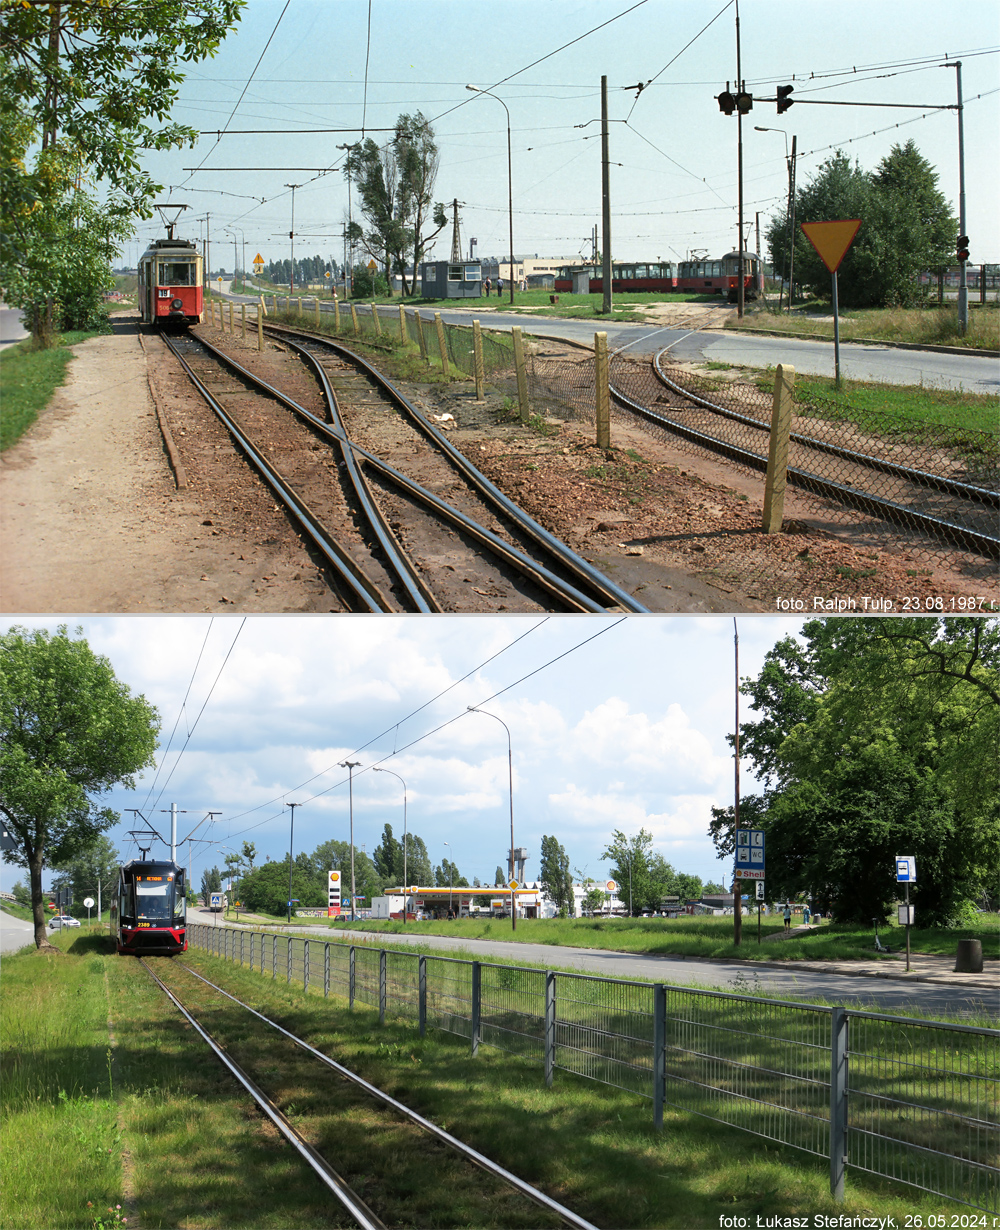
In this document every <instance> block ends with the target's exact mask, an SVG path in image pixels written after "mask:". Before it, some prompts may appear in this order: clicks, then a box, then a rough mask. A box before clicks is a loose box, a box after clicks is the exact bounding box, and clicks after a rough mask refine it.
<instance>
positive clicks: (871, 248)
mask: <svg viewBox="0 0 1000 1230" xmlns="http://www.w3.org/2000/svg"><path fill="white" fill-rule="evenodd" d="M937 181H938V177H937V173H936V172H935V171H934V169H933V167H932V166H931V165H930V163H929V162H928V161H927V160H926V159H925V158H924V157H923V156H922V155H921V154H920V152H919V150H918V149H917V147H916V145H914V143H913V141H908V142H907V143H906V145H903V146H900V145H895V146H893V148H892V150H891V151H890V152H889V154H887V155H886V157H885V158H883V159H882V161H881V162H880V163H879V165H878V167H877V168H876V169H875V171H874V172H871V173H867V172H865V171H862V169H861V168H860V166H858V165H857V164H856V163H855V164H852V163H851V161H850V159H849V158H848V157H847V155H846V154H844V153H843V152H842V151H840V150H838V151H836V152H835V153H834V154H832V155H831V156H830V157H829V158H828V159H827V160H826V162H824V163H823V164H822V165H821V166H820V168H819V170H818V171H817V173H816V175H815V176H814V177H813V178H812V179H811V180H810V181H809V182H808V183H807V184H805V185H803V187H802V188H800V189H799V190H798V191H797V193H796V196H795V218H796V224H797V225H796V235H795V272H796V281H797V282H801V283H802V284H803V285H804V286H806V287H807V288H808V289H809V290H810V291H811V292H812V293H813V294H815V295H817V296H819V297H821V298H826V297H828V296H829V295H830V293H831V283H830V274H829V272H828V271H827V268H826V266H825V265H824V264H823V262H822V260H821V259H820V257H819V255H818V253H817V252H816V250H815V249H814V248H813V246H812V244H811V243H809V241H808V240H807V239H806V237H805V235H804V234H803V233H802V232H801V230H799V229H798V224H799V223H802V222H829V221H834V220H837V219H840V218H860V219H861V227H860V229H859V231H858V234H857V236H856V237H855V239H854V242H853V243H852V244H851V247H850V249H849V251H848V253H847V255H846V256H845V257H844V260H843V263H842V264H841V266H840V269H839V270H838V273H837V289H838V299H839V302H840V305H841V306H842V307H845V308H852V307H887V306H896V305H906V304H914V303H917V302H919V301H921V300H922V299H923V298H924V296H925V292H924V291H923V290H922V288H921V286H920V284H919V282H918V280H917V276H918V274H920V273H921V272H922V271H924V270H925V269H930V268H934V267H935V266H938V265H943V264H946V263H947V262H948V261H949V260H951V259H952V245H953V243H954V238H955V235H956V233H957V232H956V229H955V228H956V226H957V223H956V221H955V218H954V217H953V215H952V212H951V207H950V205H949V204H948V202H947V201H946V199H945V198H944V196H943V195H942V193H941V192H940V191H939V190H938V187H937ZM766 235H767V242H768V246H769V248H770V251H771V258H772V260H773V261H774V265H775V269H776V271H778V272H781V273H782V276H784V277H787V276H788V253H789V244H788V227H787V219H786V218H785V215H784V213H783V212H782V213H780V214H776V215H775V216H773V217H772V218H771V220H770V223H769V224H768V227H767V231H766Z"/></svg>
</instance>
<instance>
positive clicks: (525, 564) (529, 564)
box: [179, 338, 645, 613]
mask: <svg viewBox="0 0 1000 1230" xmlns="http://www.w3.org/2000/svg"><path fill="white" fill-rule="evenodd" d="M196 340H197V344H198V345H199V346H201V347H202V348H203V349H205V350H207V351H208V352H209V353H211V354H212V355H214V356H215V357H216V358H217V359H218V360H219V361H220V362H221V363H223V364H225V366H227V367H228V368H230V369H231V370H232V371H234V372H235V373H236V374H237V375H239V376H240V377H241V378H242V379H244V380H246V381H247V382H249V383H250V384H253V385H256V386H257V387H259V388H262V389H263V390H265V391H266V392H267V393H268V395H269V396H271V397H273V398H274V399H275V400H276V401H278V402H280V403H281V404H282V405H283V406H284V407H285V408H286V409H288V410H290V411H291V412H292V413H293V414H295V415H296V416H298V417H299V418H300V419H301V420H302V421H303V422H305V423H306V424H307V425H308V427H309V429H310V430H311V431H314V432H316V433H317V434H319V435H321V436H323V437H324V438H325V439H326V441H327V443H329V444H330V445H331V446H334V445H335V446H337V447H338V448H339V449H340V450H341V454H342V456H343V457H344V458H345V464H346V458H348V457H349V458H350V460H351V466H352V468H353V470H354V471H355V472H357V467H356V465H355V462H354V455H355V454H357V456H358V457H360V458H361V459H362V460H363V461H364V462H365V463H366V464H367V465H368V466H369V467H371V468H372V469H375V470H377V471H378V472H379V473H380V474H381V475H382V477H383V479H384V480H386V481H388V482H389V483H391V484H392V485H393V486H394V487H396V488H397V489H399V490H400V491H401V492H403V493H404V494H405V495H406V496H407V497H408V498H409V499H411V500H412V501H413V502H414V503H417V504H422V505H423V506H424V507H425V508H427V509H429V510H430V511H431V512H432V513H433V515H434V516H436V517H437V518H438V519H441V520H445V521H448V522H450V523H451V524H452V525H453V526H454V527H455V528H456V529H458V530H459V531H460V532H461V533H463V534H465V535H466V536H467V537H470V538H472V539H474V540H475V541H476V542H478V543H479V544H480V545H481V546H483V547H484V548H485V549H486V550H487V551H489V552H490V553H492V554H493V555H494V556H497V557H498V558H500V559H501V560H502V561H503V562H504V563H506V564H508V565H509V566H510V567H512V568H513V569H514V570H515V571H517V572H519V573H521V574H522V575H523V576H525V577H527V578H529V579H530V580H531V581H533V582H534V583H535V584H536V585H537V586H538V587H539V588H540V589H541V590H543V591H544V592H546V593H547V594H549V596H550V597H552V598H554V599H555V601H556V602H557V603H558V604H559V609H566V610H569V611H585V612H594V613H603V612H605V611H606V610H607V606H606V604H605V603H602V602H597V601H595V600H594V599H593V598H592V597H590V596H589V595H587V594H586V593H583V592H582V591H581V590H579V589H577V588H575V587H574V586H573V585H571V584H569V583H568V582H567V581H566V580H565V579H564V578H562V577H560V576H558V575H557V574H556V573H554V572H552V571H551V570H550V569H548V568H546V567H544V565H542V564H540V563H539V562H538V561H537V560H534V559H532V558H531V556H529V555H526V554H525V553H524V552H523V551H520V550H518V548H517V547H514V546H512V545H511V544H510V543H508V542H506V541H505V540H504V539H503V538H501V537H500V536H499V535H497V534H494V533H493V531H492V530H489V529H487V528H486V527H485V526H483V525H480V524H479V522H477V521H475V520H473V518H471V517H469V516H468V515H467V514H465V513H463V512H462V511H461V510H460V509H457V508H454V507H453V506H452V505H450V504H448V503H446V502H445V501H444V500H441V499H440V498H439V497H438V496H435V495H433V494H432V493H431V492H430V491H428V490H426V489H425V488H424V487H422V486H421V485H420V484H419V483H417V482H415V481H414V480H413V479H410V478H407V477H406V476H405V475H404V474H402V473H400V472H399V471H398V470H396V469H395V468H394V467H393V466H391V465H389V464H388V463H387V462H385V461H383V460H382V459H381V458H379V457H377V456H376V455H375V454H374V453H370V452H368V450H367V449H364V448H362V447H361V446H360V445H357V444H354V443H353V442H352V441H351V440H349V439H348V438H347V433H346V429H345V428H344V426H343V424H342V423H340V422H339V419H338V418H337V417H336V416H334V417H335V425H334V426H332V427H331V426H330V425H328V424H327V423H324V422H323V420H322V419H319V418H317V417H316V415H315V414H312V413H311V412H310V411H309V410H307V409H305V407H304V406H300V405H299V403H298V402H296V401H294V400H293V399H292V398H290V397H288V396H287V394H285V393H282V391H281V390H280V389H278V388H275V387H274V386H273V385H271V384H268V382H267V381H266V380H262V379H260V378H259V377H258V376H255V375H254V374H253V373H252V372H250V371H247V369H246V368H244V367H242V366H241V365H240V364H239V363H238V362H237V361H236V360H235V359H233V358H232V357H231V356H229V355H227V354H226V353H225V351H222V350H218V349H217V348H216V347H214V346H213V345H212V344H211V343H210V342H206V341H205V340H204V339H203V338H198V339H196ZM284 340H285V341H286V342H287V341H288V339H287V338H285V339H284ZM288 344H289V345H293V343H290V342H289V343H288ZM179 357H181V356H179ZM181 362H182V363H183V362H184V360H183V357H181ZM187 366H188V365H187V364H185V367H186V368H187ZM188 370H189V372H190V369H189V368H188ZM318 372H319V374H320V383H321V387H322V390H323V393H324V397H325V398H326V403H327V405H328V406H329V407H330V408H331V412H333V410H334V408H335V405H336V402H335V397H334V393H333V390H332V388H330V387H329V381H328V379H327V377H326V373H325V372H323V369H322V367H321V366H320V367H319V368H318ZM192 379H194V380H195V382H196V384H198V387H199V388H201V387H202V386H201V385H200V383H199V382H198V380H197V377H196V376H194V375H192ZM208 396H209V398H210V404H212V401H211V397H210V395H208ZM214 408H215V406H214V405H213V409H214ZM217 413H219V417H220V418H221V419H222V421H223V423H225V424H226V426H227V427H228V425H229V418H228V415H227V414H226V412H225V411H224V410H221V409H220V411H217ZM237 430H238V429H237ZM237 438H238V439H239V437H237ZM260 464H261V467H262V469H264V470H267V469H269V463H268V462H267V460H266V459H263V458H262V459H261V463H260ZM266 476H267V475H266V474H265V477H266ZM358 478H359V480H360V482H361V483H363V484H364V488H365V491H366V492H368V494H369V496H370V488H368V485H367V483H366V482H365V480H364V477H363V476H362V475H360V474H358ZM279 481H280V478H279ZM369 502H370V503H371V504H372V505H373V506H374V508H375V509H376V511H377V513H378V516H379V517H381V516H382V514H381V511H380V510H378V508H377V504H376V503H375V502H374V501H373V500H371V501H369ZM385 528H386V533H387V534H389V535H390V537H392V535H391V531H390V530H389V529H388V526H387V525H386V526H385ZM393 541H395V539H394V538H393ZM399 553H400V554H401V555H402V557H403V559H404V560H405V561H406V564H407V566H408V567H409V569H410V570H411V571H412V574H413V579H414V585H419V586H420V587H421V588H422V589H424V590H425V592H426V593H427V599H428V602H427V605H428V606H429V607H430V608H431V609H433V610H435V611H439V610H440V606H439V605H438V603H437V600H436V599H435V598H434V597H433V595H432V594H430V592H429V591H426V587H424V583H423V581H422V580H421V579H420V578H419V576H418V575H417V573H416V568H415V566H414V565H413V564H412V561H410V560H409V557H408V556H407V555H406V554H405V552H403V551H402V548H399ZM349 559H350V557H348V560H349ZM596 575H598V576H600V574H599V573H598V574H596ZM609 584H610V582H609ZM415 605H416V603H415ZM382 609H391V608H389V607H388V606H387V607H385V608H382ZM418 609H420V608H419V607H418ZM424 609H427V608H426V607H425V608H424ZM638 609H639V610H644V609H645V608H643V607H639V608H638Z"/></svg>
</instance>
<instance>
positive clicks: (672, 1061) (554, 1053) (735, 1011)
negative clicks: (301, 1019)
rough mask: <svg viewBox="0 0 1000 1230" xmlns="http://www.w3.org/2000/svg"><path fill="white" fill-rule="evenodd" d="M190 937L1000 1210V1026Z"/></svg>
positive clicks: (402, 955) (312, 982) (376, 1004)
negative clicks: (990, 1026) (991, 1026)
mask: <svg viewBox="0 0 1000 1230" xmlns="http://www.w3.org/2000/svg"><path fill="white" fill-rule="evenodd" d="M188 939H189V942H190V944H191V945H192V946H194V947H196V948H202V949H205V950H206V951H208V952H210V953H213V954H215V955H216V956H219V957H222V958H223V959H224V960H229V961H233V962H236V963H239V964H242V965H244V966H248V967H249V968H252V969H254V970H255V971H257V972H259V973H261V974H262V975H264V976H265V977H266V976H268V975H270V976H271V977H272V978H274V979H278V978H280V979H283V980H284V981H286V982H287V983H289V984H291V983H295V984H297V985H301V986H302V987H303V989H304V990H305V991H306V992H308V991H310V990H312V991H315V992H317V993H319V994H322V995H324V996H327V997H328V996H331V995H334V996H337V997H339V998H342V999H344V1000H347V1001H348V1003H349V1004H350V1006H351V1007H352V1008H353V1007H354V1005H355V1004H356V1003H360V1004H363V1005H365V1006H366V1007H367V1008H369V1009H371V1010H372V1011H377V1012H378V1014H379V1020H380V1021H384V1020H385V1018H386V1016H387V1015H390V1014H391V1015H393V1016H404V1017H407V1018H409V1019H414V1018H415V1019H416V1020H417V1022H418V1025H419V1029H420V1032H421V1034H424V1033H425V1032H426V1029H427V1026H428V1025H431V1026H433V1027H434V1028H437V1029H441V1030H443V1031H446V1032H449V1033H453V1034H457V1035H458V1036H460V1037H462V1038H464V1039H466V1040H467V1041H468V1042H469V1043H470V1046H471V1049H472V1053H473V1054H474V1055H475V1054H476V1053H477V1052H478V1049H479V1047H480V1046H489V1047H493V1048H494V1049H496V1050H500V1051H505V1052H507V1053H509V1054H512V1055H517V1056H520V1057H521V1058H524V1059H527V1060H529V1061H530V1062H534V1063H538V1064H539V1065H542V1066H543V1067H544V1072H545V1080H546V1082H547V1083H548V1084H550V1085H551V1084H552V1082H553V1078H554V1073H555V1071H556V1070H557V1069H561V1070H563V1071H566V1072H572V1073H575V1074H576V1075H577V1076H581V1077H583V1078H585V1079H587V1080H594V1081H599V1082H601V1083H602V1084H607V1085H613V1086H614V1087H616V1088H618V1089H623V1090H626V1091H627V1092H630V1093H633V1094H638V1095H639V1096H641V1097H646V1098H650V1099H651V1100H652V1103H653V1117H654V1122H655V1123H656V1125H657V1126H658V1127H661V1126H662V1124H663V1116H664V1109H665V1108H666V1107H670V1108H672V1109H674V1110H676V1111H681V1112H686V1113H689V1114H696V1115H700V1116H702V1117H704V1118H708V1119H713V1120H716V1121H718V1122H720V1123H724V1124H727V1125H728V1126H730V1127H734V1128H738V1129H741V1130H743V1131H746V1132H750V1133H753V1134H754V1135H757V1136H762V1137H764V1138H766V1139H768V1140H773V1141H776V1142H778V1143H780V1144H784V1145H789V1146H792V1147H794V1148H796V1149H801V1150H803V1151H805V1152H807V1153H810V1154H813V1155H815V1156H818V1157H824V1158H827V1159H829V1165H830V1189H831V1191H832V1193H833V1194H834V1196H835V1197H836V1198H837V1199H841V1198H842V1197H843V1190H844V1178H845V1174H846V1171H847V1169H848V1168H850V1167H853V1168H855V1169H856V1170H859V1171H866V1172H868V1173H870V1174H874V1175H878V1176H880V1177H883V1178H888V1179H893V1180H895V1181H897V1182H899V1183H904V1184H907V1185H909V1186H911V1187H915V1188H920V1189H922V1190H924V1191H927V1192H930V1193H932V1194H935V1195H938V1196H942V1197H944V1198H946V1199H948V1200H953V1201H956V1202H958V1203H961V1204H966V1205H971V1206H972V1207H973V1208H977V1209H982V1210H985V1211H986V1212H988V1213H992V1214H994V1215H1000V1166H998V1159H1000V1030H998V1029H989V1028H985V1027H981V1026H973V1025H961V1024H954V1023H949V1022H940V1021H922V1020H918V1019H914V1018H909V1017H897V1016H887V1015H882V1014H880V1013H874V1012H867V1011H862V1010H860V1009H854V1008H844V1007H832V1008H831V1007H823V1006H817V1005H810V1004H798V1003H793V1002H789V1001H784V1000H774V999H762V998H758V997H756V996H749V995H742V994H733V993H730V992H725V991H695V990H689V989H686V988H680V987H674V986H668V985H665V984H651V983H639V982H628V981H625V980H621V979H615V978H601V977H596V976H593V975H587V974H568V973H560V972H556V971H552V970H540V969H535V968H530V967H522V966H509V965H495V964H491V963H489V962H483V961H468V960H461V959H457V958H453V957H436V956H423V955H419V954H416V953H410V952H401V951H399V950H397V949H386V948H377V947H374V946H371V945H367V944H348V943H344V942H340V941H327V940H319V939H303V938H300V937H297V936H287V935H281V936H279V935H276V934H269V933H267V932H251V931H243V930H236V929H232V928H228V927H213V926H209V925H205V924H198V923H196V924H191V925H189V926H188Z"/></svg>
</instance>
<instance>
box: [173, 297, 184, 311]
mask: <svg viewBox="0 0 1000 1230" xmlns="http://www.w3.org/2000/svg"><path fill="white" fill-rule="evenodd" d="M170 306H171V308H173V310H174V311H175V312H179V311H180V309H181V308H182V307H183V306H184V300H183V299H171V301H170Z"/></svg>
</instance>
